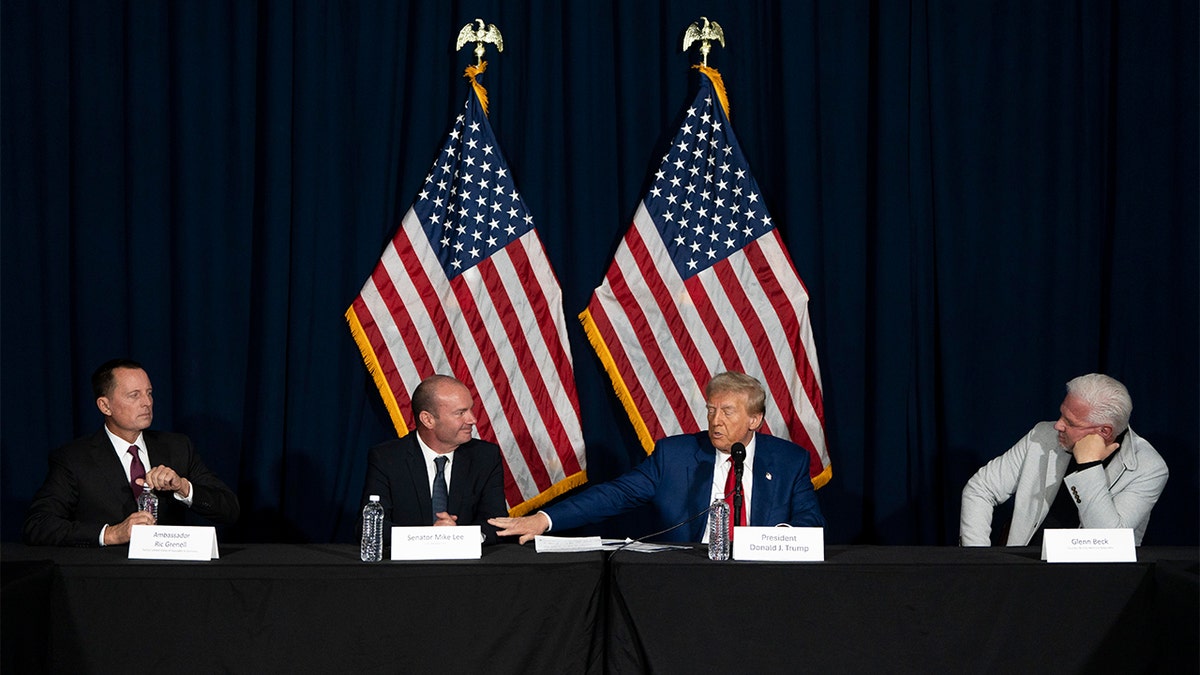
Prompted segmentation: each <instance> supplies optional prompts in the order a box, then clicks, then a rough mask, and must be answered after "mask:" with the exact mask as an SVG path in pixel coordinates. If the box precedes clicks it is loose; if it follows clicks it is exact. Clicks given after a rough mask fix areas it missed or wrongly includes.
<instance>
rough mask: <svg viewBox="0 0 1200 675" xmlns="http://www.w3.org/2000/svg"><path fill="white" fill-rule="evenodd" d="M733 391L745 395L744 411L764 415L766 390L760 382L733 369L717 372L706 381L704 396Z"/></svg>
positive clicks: (707, 397)
mask: <svg viewBox="0 0 1200 675" xmlns="http://www.w3.org/2000/svg"><path fill="white" fill-rule="evenodd" d="M726 392H735V393H741V394H745V395H746V411H747V412H749V413H750V414H751V415H764V414H766V412H767V392H766V391H765V390H763V386H762V384H761V383H760V382H759V381H758V380H756V379H754V378H753V377H750V376H749V375H746V374H745V373H736V372H733V371H730V372H726V373H717V374H716V375H714V376H713V379H711V380H709V381H708V386H707V387H705V388H704V398H706V399H712V397H713V394H723V393H726Z"/></svg>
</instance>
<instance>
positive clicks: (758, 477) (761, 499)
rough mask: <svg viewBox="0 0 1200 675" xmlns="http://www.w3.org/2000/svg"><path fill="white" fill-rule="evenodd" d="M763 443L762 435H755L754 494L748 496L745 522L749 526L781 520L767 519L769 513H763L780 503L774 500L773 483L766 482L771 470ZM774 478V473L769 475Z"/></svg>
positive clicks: (770, 481)
mask: <svg viewBox="0 0 1200 675" xmlns="http://www.w3.org/2000/svg"><path fill="white" fill-rule="evenodd" d="M767 445H768V444H766V443H763V435H762V434H755V442H754V485H753V488H754V494H752V495H750V518H749V520H747V521H746V523H747V524H749V525H754V524H755V523H773V522H779V521H780V520H782V519H781V518H768V516H770V515H771V514H770V513H767V512H764V509H767V505H769V504H780V503H782V502H780V501H776V499H775V481H773V480H767V473H768V471H769V469H770V468H771V451H770V450H768V449H767V448H766V447H765V446H767ZM771 475H772V476H774V473H772V474H771Z"/></svg>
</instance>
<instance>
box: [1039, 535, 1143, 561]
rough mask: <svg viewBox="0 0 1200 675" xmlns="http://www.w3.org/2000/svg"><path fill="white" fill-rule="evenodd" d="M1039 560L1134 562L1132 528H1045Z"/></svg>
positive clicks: (1135, 558) (1135, 553) (1135, 552)
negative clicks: (1040, 558)
mask: <svg viewBox="0 0 1200 675" xmlns="http://www.w3.org/2000/svg"><path fill="white" fill-rule="evenodd" d="M1042 560H1045V561H1046V562H1052V563H1058V562H1066V563H1070V562H1137V551H1136V550H1135V549H1134V545H1133V530H1132V529H1130V528H1128V527H1125V528H1116V529H1099V528H1092V529H1079V528H1074V529H1061V530H1058V529H1047V530H1045V533H1044V535H1043V536H1042Z"/></svg>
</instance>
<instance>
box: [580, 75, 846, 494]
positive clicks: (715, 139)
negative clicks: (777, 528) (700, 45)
mask: <svg viewBox="0 0 1200 675" xmlns="http://www.w3.org/2000/svg"><path fill="white" fill-rule="evenodd" d="M701 72H702V75H701V76H700V87H699V91H698V93H697V95H696V98H695V100H694V101H692V103H691V105H690V106H689V107H688V108H687V110H686V113H685V114H684V116H683V122H682V124H681V126H680V128H679V131H678V132H677V133H676V134H675V137H674V140H673V141H672V145H671V147H670V149H669V150H668V151H667V153H666V155H665V156H664V157H663V160H662V164H661V165H660V166H659V169H658V171H657V172H656V173H655V174H654V180H653V183H652V185H651V188H650V191H649V193H648V194H647V195H646V197H645V199H644V200H643V201H642V203H641V204H639V205H638V209H637V213H636V214H635V215H634V218H633V224H632V225H631V226H630V227H629V230H628V231H627V232H626V234H625V237H624V238H623V239H622V241H621V243H620V245H619V246H618V248H617V251H616V254H615V255H614V257H613V262H612V265H611V266H610V267H609V268H608V272H607V273H606V274H605V277H604V282H603V283H602V284H601V285H600V286H599V287H598V288H597V289H596V290H595V292H594V294H593V295H592V299H591V301H590V302H589V303H588V307H587V309H586V310H585V311H584V312H583V313H582V314H580V319H581V320H582V321H583V324H584V327H585V329H586V331H587V333H588V338H589V340H590V342H591V343H592V346H593V347H594V348H595V349H596V352H597V354H598V355H599V357H600V360H601V361H602V362H603V363H604V365H605V368H606V369H607V371H608V374H609V376H610V378H611V379H612V382H613V385H614V387H615V388H616V390H617V395H618V397H619V398H620V399H621V401H622V403H623V404H624V406H625V409H626V411H627V412H628V414H629V417H630V419H631V420H632V421H633V425H634V428H635V429H636V430H637V433H638V436H639V438H640V439H641V441H642V444H643V446H644V447H645V450H646V452H647V453H649V452H651V451H652V450H653V444H654V440H655V439H658V438H661V437H663V436H669V435H673V434H679V433H693V432H697V431H700V430H702V429H705V428H707V418H706V412H705V402H704V386H705V385H706V384H707V383H708V380H709V379H711V378H712V376H713V375H714V374H716V373H718V372H721V371H725V370H734V371H740V372H744V373H746V374H748V375H752V376H754V377H756V378H758V380H759V381H760V382H762V383H763V384H764V386H765V387H766V390H767V412H766V417H765V422H764V425H763V427H762V431H764V432H767V433H770V434H772V435H774V436H778V437H782V438H788V439H791V440H792V441H793V442H795V443H797V444H799V445H800V446H802V447H804V448H807V449H808V450H809V453H810V455H811V457H810V459H811V462H810V469H811V472H812V479H813V483H814V485H816V486H817V487H821V486H822V485H824V484H825V483H826V482H828V480H829V478H830V476H831V475H832V469H831V467H830V463H829V454H828V452H827V450H826V447H825V420H824V418H825V414H824V406H823V404H822V401H821V371H820V367H819V366H818V364H817V353H816V349H815V347H814V345H813V337H812V327H811V325H810V323H809V317H808V291H807V290H806V289H805V287H804V284H803V282H802V281H801V280H800V276H799V275H798V274H797V273H796V269H795V267H794V266H793V265H792V261H791V258H790V257H789V256H788V252H787V249H786V248H784V245H783V240H782V239H781V238H780V235H779V231H778V230H777V229H775V225H774V224H773V223H772V221H771V216H770V214H768V213H767V208H766V204H764V203H763V199H762V196H761V193H760V191H759V189H758V184H757V182H755V180H754V176H752V175H751V174H750V168H749V165H748V164H747V162H746V159H745V157H744V156H743V155H742V151H741V148H740V147H739V146H738V142H737V138H736V137H735V136H734V134H733V129H732V128H731V127H730V125H729V118H728V116H727V115H726V111H725V110H724V108H723V107H722V105H721V103H720V102H719V101H718V91H720V96H721V98H723V97H724V91H723V89H721V85H720V80H719V75H718V74H717V73H716V72H715V71H712V70H710V69H708V68H701ZM713 79H717V84H716V85H714V83H713Z"/></svg>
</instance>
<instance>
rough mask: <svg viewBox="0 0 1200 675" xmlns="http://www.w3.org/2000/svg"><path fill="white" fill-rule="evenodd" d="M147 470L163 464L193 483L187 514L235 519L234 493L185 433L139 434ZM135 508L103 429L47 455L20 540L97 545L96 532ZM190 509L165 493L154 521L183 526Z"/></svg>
mask: <svg viewBox="0 0 1200 675" xmlns="http://www.w3.org/2000/svg"><path fill="white" fill-rule="evenodd" d="M142 439H143V440H145V442H146V454H148V455H149V457H150V466H148V467H146V469H147V470H149V469H151V468H153V467H156V466H159V465H163V466H169V467H171V468H172V469H174V470H175V473H177V474H179V475H180V476H183V477H184V478H186V479H188V481H189V482H191V484H192V490H193V494H192V507H191V510H192V511H194V512H195V513H197V514H198V515H201V516H203V517H204V518H206V519H207V520H210V521H212V522H214V523H218V524H229V523H233V522H234V521H236V520H237V518H238V514H239V512H240V507H239V505H238V499H237V495H235V494H234V493H233V491H232V490H230V489H229V487H228V486H226V485H225V483H223V482H222V481H221V479H220V478H217V476H216V474H214V473H213V472H211V471H209V470H208V467H206V466H205V465H204V462H203V461H201V459H200V456H199V455H197V454H196V451H195V449H194V448H193V447H192V442H191V441H190V440H189V439H188V437H187V436H184V435H183V434H175V433H170V432H166V431H149V430H147V431H143V432H142ZM136 510H137V501H136V500H135V499H134V496H133V490H131V489H130V487H129V478H128V477H126V474H125V468H124V467H123V466H122V465H121V460H120V459H118V458H117V453H116V451H115V450H114V449H113V444H112V441H111V440H109V438H108V434H106V433H105V432H104V429H101V430H99V431H97V432H95V433H93V434H90V435H88V436H84V437H82V438H77V439H75V440H74V441H72V442H70V443H68V444H67V445H65V446H63V447H61V448H59V449H57V450H55V451H54V452H52V453H51V454H50V471H49V473H48V474H47V475H46V482H45V483H43V484H42V487H41V488H39V489H38V491H37V493H36V494H34V496H33V502H32V503H31V504H30V505H29V513H28V515H27V516H26V517H25V528H24V539H25V542H26V543H28V544H33V545H66V546H99V545H100V529H101V528H103V527H104V526H105V525H116V524H118V523H120V522H121V521H123V520H125V519H126V518H127V517H129V514H131V513H133V512H134V511H136ZM187 511H188V508H187V507H186V506H185V505H184V504H183V502H180V501H179V500H177V499H175V497H174V496H172V495H170V494H168V493H162V494H159V499H158V523H159V524H160V525H185V524H186V522H185V514H186V513H187Z"/></svg>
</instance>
